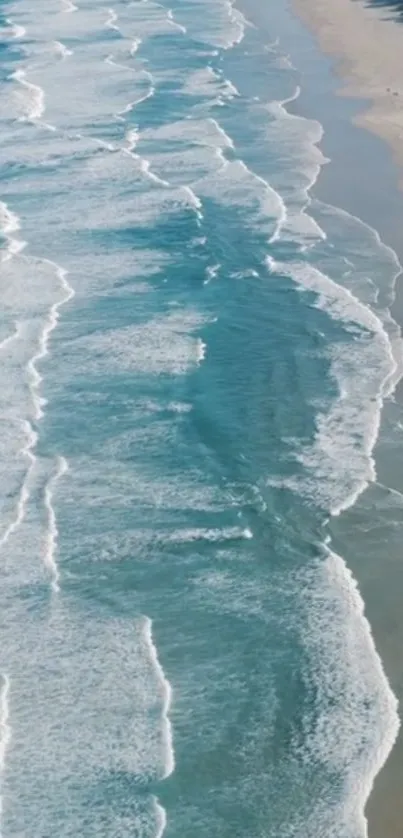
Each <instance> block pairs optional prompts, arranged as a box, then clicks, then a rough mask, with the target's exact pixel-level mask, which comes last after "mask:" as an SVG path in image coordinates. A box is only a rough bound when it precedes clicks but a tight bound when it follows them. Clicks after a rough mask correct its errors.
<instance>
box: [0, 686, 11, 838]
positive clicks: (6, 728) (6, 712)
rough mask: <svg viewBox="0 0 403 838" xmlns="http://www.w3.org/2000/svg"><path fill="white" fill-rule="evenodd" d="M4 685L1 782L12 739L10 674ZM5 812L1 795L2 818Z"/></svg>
mask: <svg viewBox="0 0 403 838" xmlns="http://www.w3.org/2000/svg"><path fill="white" fill-rule="evenodd" d="M1 679H2V682H3V683H2V685H1V688H0V782H1V781H2V775H3V773H4V768H5V760H6V752H7V747H8V745H9V742H10V739H11V727H10V725H9V721H8V720H9V716H10V709H9V702H8V696H9V692H10V680H9V678H8V675H5V674H4V675H2V676H1ZM2 814H3V798H2V796H0V818H1V816H2ZM1 834H2V832H1V822H0V836H1Z"/></svg>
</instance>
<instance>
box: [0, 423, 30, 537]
mask: <svg viewBox="0 0 403 838" xmlns="http://www.w3.org/2000/svg"><path fill="white" fill-rule="evenodd" d="M21 424H22V427H23V430H24V433H25V434H26V437H27V442H26V444H25V445H24V446H23V448H22V449H21V452H20V453H21V454H22V456H23V457H26V458H27V459H28V461H29V466H28V469H27V471H26V473H25V477H24V480H23V483H22V486H21V490H20V493H19V497H18V501H17V509H16V515H15V518H14V520H13V521H11V524H9V525H8V527H7V528H6V529H5V531H4V533H3V535H2V536H1V538H0V548H1V547H4V545H5V544H7V542H8V540H9V538H10V536H11V535H12V534H13V533H14V532H15V531H16V530H17V529H18V527H19V526H21V524H22V522H23V520H24V518H25V512H26V508H27V503H28V501H29V497H30V489H29V484H30V481H31V475H32V472H33V470H34V468H35V463H36V456H35V454H34V451H35V448H36V444H37V442H38V434H37V433H36V432H35V431H34V429H33V428H32V426H31V424H30V422H28V421H27V420H26V419H24V420H23V421H22V423H21Z"/></svg>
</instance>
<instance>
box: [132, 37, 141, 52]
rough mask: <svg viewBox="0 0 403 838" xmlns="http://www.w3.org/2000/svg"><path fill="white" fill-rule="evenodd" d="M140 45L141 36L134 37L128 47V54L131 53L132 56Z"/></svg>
mask: <svg viewBox="0 0 403 838" xmlns="http://www.w3.org/2000/svg"><path fill="white" fill-rule="evenodd" d="M140 46H141V38H134V40H133V41H132V43H131V47H130V55H132V56H133V55H136V52H137V51H138V49H139V47H140Z"/></svg>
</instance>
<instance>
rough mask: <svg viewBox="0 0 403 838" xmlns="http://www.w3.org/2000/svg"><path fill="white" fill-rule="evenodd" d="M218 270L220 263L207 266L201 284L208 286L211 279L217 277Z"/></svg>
mask: <svg viewBox="0 0 403 838" xmlns="http://www.w3.org/2000/svg"><path fill="white" fill-rule="evenodd" d="M220 268H221V264H220V262H217V264H216V265H208V266H207V268H206V271H205V274H206V277H205V280H204V283H203V284H204V285H208V284H209V282H211V280H212V279H215V277H216V276H217V274H218V271H219V270H220Z"/></svg>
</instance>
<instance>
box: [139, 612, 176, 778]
mask: <svg viewBox="0 0 403 838" xmlns="http://www.w3.org/2000/svg"><path fill="white" fill-rule="evenodd" d="M144 634H145V639H146V641H147V646H148V649H149V654H150V658H151V662H152V663H153V665H154V671H155V672H156V674H157V676H158V680H159V682H160V686H161V691H162V712H161V717H162V724H163V742H164V749H165V765H164V773H163V775H162V779H164V780H165V779H166V778H167V777H169V776H170V774H172V772H173V771H174V769H175V756H174V749H173V738H172V727H171V722H170V720H169V711H170V707H171V702H172V689H171V685H170V683H169V681H168V680H167V678H166V677H165V674H164V670H163V668H162V666H161V664H160V662H159V660H158V653H157V649H156V647H155V645H154V642H153V636H152V621H151V620H150V618H149V617H145V621H144Z"/></svg>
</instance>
